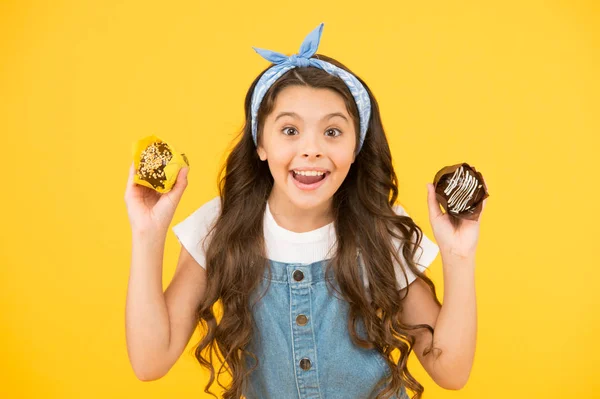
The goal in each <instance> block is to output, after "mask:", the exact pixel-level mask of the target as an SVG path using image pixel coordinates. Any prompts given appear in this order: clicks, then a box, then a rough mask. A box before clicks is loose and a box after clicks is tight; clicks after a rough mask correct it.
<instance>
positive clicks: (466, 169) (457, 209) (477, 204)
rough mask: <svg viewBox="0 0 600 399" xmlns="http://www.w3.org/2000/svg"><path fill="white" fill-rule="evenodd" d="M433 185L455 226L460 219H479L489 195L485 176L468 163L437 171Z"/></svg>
mask: <svg viewBox="0 0 600 399" xmlns="http://www.w3.org/2000/svg"><path fill="white" fill-rule="evenodd" d="M433 185H434V187H435V195H436V198H437V200H438V202H439V203H440V204H441V205H442V207H443V208H444V210H445V211H446V212H448V214H449V215H450V216H451V217H450V220H451V222H452V223H453V224H454V226H455V227H456V226H458V224H459V221H460V219H468V220H477V219H478V218H479V214H480V213H481V210H482V207H483V200H484V199H486V198H487V197H489V194H488V192H487V187H486V185H485V181H484V180H483V176H482V175H481V173H479V172H477V171H476V170H475V168H474V167H472V166H470V165H469V164H468V163H460V164H456V165H452V166H446V167H444V168H442V169H441V170H440V171H439V172H437V173H436V175H435V178H434V179H433Z"/></svg>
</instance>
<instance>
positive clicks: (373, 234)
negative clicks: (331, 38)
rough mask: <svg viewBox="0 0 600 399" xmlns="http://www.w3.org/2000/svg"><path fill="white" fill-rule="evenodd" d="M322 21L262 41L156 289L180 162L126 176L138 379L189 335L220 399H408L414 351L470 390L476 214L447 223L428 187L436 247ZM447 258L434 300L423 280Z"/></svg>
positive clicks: (162, 368)
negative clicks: (213, 172) (154, 180)
mask: <svg viewBox="0 0 600 399" xmlns="http://www.w3.org/2000/svg"><path fill="white" fill-rule="evenodd" d="M322 29H323V24H320V25H319V26H318V27H317V28H316V29H315V30H314V31H312V32H311V33H310V34H309V35H308V36H307V37H306V39H305V41H304V42H303V44H302V46H301V48H300V52H299V53H298V54H294V55H292V56H289V57H288V56H285V55H283V54H280V53H275V52H272V51H269V50H262V49H255V50H256V51H257V52H258V53H259V54H260V55H261V56H263V57H265V58H266V59H267V60H269V61H271V62H272V64H271V65H270V66H269V67H268V68H267V69H266V70H265V71H263V72H262V73H261V74H260V75H259V76H258V77H257V78H256V80H255V81H254V82H253V83H252V85H251V87H250V90H249V91H248V93H247V95H246V100H245V111H246V124H245V126H244V129H243V131H242V134H241V138H240V139H239V141H238V142H237V144H236V146H235V148H233V150H232V152H231V153H230V154H229V156H228V158H227V162H226V164H225V165H224V169H223V170H222V171H221V175H222V177H221V179H220V185H219V195H218V196H217V197H215V198H213V199H212V200H210V201H208V202H206V203H204V204H203V205H202V206H200V207H199V208H198V209H197V210H196V211H194V212H193V213H192V214H191V215H189V216H188V217H187V218H186V219H185V220H183V221H182V222H180V223H179V224H177V225H176V226H174V227H173V231H174V233H175V234H176V236H177V237H178V239H179V241H180V242H181V244H182V247H181V254H180V257H179V261H178V265H177V269H176V271H175V275H174V276H173V279H172V281H171V283H170V284H169V286H168V288H167V289H166V291H165V292H164V293H163V292H162V285H161V276H162V256H163V250H164V242H165V239H166V234H167V232H168V228H169V226H170V223H171V221H172V218H173V214H174V212H175V209H176V206H177V204H178V203H179V201H180V199H181V196H182V195H183V192H184V190H185V188H186V186H187V182H188V181H187V170H186V169H183V170H182V172H180V176H179V177H178V180H177V184H176V185H175V187H174V188H173V190H172V191H171V192H169V193H167V194H164V195H162V196H158V195H157V196H151V197H149V195H151V194H150V192H149V191H148V190H149V189H147V188H146V187H142V186H136V185H135V184H133V183H132V174H133V167H132V169H131V170H130V178H129V182H128V185H127V190H126V195H125V200H126V202H127V207H128V212H129V218H130V221H131V225H132V233H133V251H132V264H131V275H130V280H129V287H128V295H127V314H126V317H127V318H126V327H127V348H128V354H129V358H130V361H131V364H132V367H133V370H134V371H135V374H136V376H137V377H138V378H140V379H141V380H145V381H147V380H154V379H158V378H161V377H162V376H164V375H165V374H166V373H167V372H168V370H170V368H171V367H172V366H173V364H174V363H175V362H176V361H177V359H178V358H179V357H180V356H181V354H182V353H183V350H184V349H185V347H186V345H187V343H188V342H189V340H190V338H191V336H192V333H193V332H194V330H195V329H196V328H200V330H201V332H202V340H201V342H199V344H198V346H197V347H196V350H195V356H196V358H197V360H198V362H199V363H200V364H201V365H203V366H204V367H206V368H208V369H209V370H210V378H209V381H208V382H207V384H206V387H205V392H209V389H210V387H211V385H212V384H213V383H214V382H215V381H214V380H215V370H214V367H213V363H214V360H215V358H214V356H218V358H219V360H220V361H221V362H222V365H221V367H220V368H219V370H218V374H220V373H221V372H223V371H225V370H226V371H228V372H229V373H230V374H231V376H232V382H231V384H230V385H229V386H227V387H224V388H225V392H224V394H223V397H224V398H240V397H245V398H248V399H255V398H262V399H265V398H285V399H287V398H290V399H291V398H297V399H309V398H310V399H312V398H321V399H353V398H356V399H359V398H371V397H376V398H408V395H407V389H410V390H411V391H413V392H415V396H414V397H415V398H420V397H421V396H422V393H423V391H424V388H423V386H422V385H421V384H420V383H419V382H418V381H416V380H415V379H414V378H413V376H412V375H411V373H410V372H409V371H408V368H407V361H408V357H409V355H410V354H411V353H412V352H413V351H414V352H415V353H416V356H417V358H418V359H419V361H420V363H421V364H422V366H423V367H424V369H425V370H426V371H427V373H428V374H429V375H430V376H431V378H432V379H433V380H434V381H435V382H436V383H437V384H438V385H440V386H441V387H443V388H447V389H460V388H461V387H463V386H464V384H465V383H466V381H467V379H468V377H469V374H470V370H471V367H472V363H473V357H474V352H475V336H476V301H475V284H474V270H475V262H474V258H475V254H474V251H475V247H476V243H477V238H478V231H479V230H478V229H479V221H463V223H462V224H461V225H460V228H459V229H458V230H455V229H454V228H453V227H452V225H451V224H450V222H449V218H448V215H447V214H444V213H442V211H441V210H440V206H439V203H438V202H437V200H436V199H435V193H434V192H433V190H432V186H431V185H430V184H428V197H427V198H428V208H429V212H430V213H429V214H430V222H431V226H432V229H433V232H434V235H435V239H436V241H437V243H438V245H439V246H438V245H436V244H434V242H433V241H432V240H430V239H429V238H428V237H426V236H425V235H424V234H423V233H422V230H421V229H420V228H419V227H418V226H417V224H416V223H415V222H414V221H413V220H412V218H411V217H410V216H409V215H408V214H407V213H406V211H405V210H404V209H403V208H402V206H401V205H399V204H397V203H396V200H397V195H398V187H397V178H396V174H395V171H394V168H393V166H392V159H391V154H390V149H389V145H388V141H387V138H386V135H385V132H384V129H383V126H382V121H381V116H380V114H379V109H378V105H377V101H376V100H375V98H374V96H373V94H372V93H371V91H370V90H369V88H368V86H367V85H366V84H365V82H364V81H362V80H361V79H360V78H358V77H357V76H356V75H355V74H353V73H352V72H351V71H350V70H349V69H348V68H346V67H345V66H344V65H342V64H341V63H339V62H338V61H336V60H334V59H332V58H330V57H326V56H324V55H320V54H316V51H317V47H318V44H319V40H320V37H321V33H322ZM152 195H153V194H152ZM440 253H441V257H442V263H443V268H444V269H443V270H444V283H445V293H444V305H443V306H442V304H441V303H440V302H439V301H438V299H437V297H436V290H435V286H434V284H433V282H432V281H431V280H430V279H429V278H428V277H427V276H426V275H425V273H424V271H425V269H426V268H427V267H428V266H429V265H430V264H431V263H432V262H433V260H434V259H435V258H436V257H437V255H438V254H440ZM217 303H219V304H220V305H221V306H222V312H221V313H219V314H216V313H215V311H214V305H215V304H217ZM217 316H218V317H217ZM394 351H397V354H398V360H397V361H396V360H395V359H394V357H393V356H392V354H393V352H394ZM224 369H225V370H224ZM217 382H219V384H220V381H219V380H218V375H217ZM211 393H212V392H211Z"/></svg>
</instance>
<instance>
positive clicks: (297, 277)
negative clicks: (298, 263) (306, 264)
mask: <svg viewBox="0 0 600 399" xmlns="http://www.w3.org/2000/svg"><path fill="white" fill-rule="evenodd" d="M303 278H304V273H302V271H300V270H295V271H294V280H296V281H301V280H302V279H303Z"/></svg>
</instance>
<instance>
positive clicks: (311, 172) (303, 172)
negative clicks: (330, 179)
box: [294, 170, 325, 176]
mask: <svg viewBox="0 0 600 399" xmlns="http://www.w3.org/2000/svg"><path fill="white" fill-rule="evenodd" d="M294 173H295V174H297V175H302V176H321V175H323V174H325V172H319V171H316V170H295V171H294Z"/></svg>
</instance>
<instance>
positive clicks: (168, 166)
mask: <svg viewBox="0 0 600 399" xmlns="http://www.w3.org/2000/svg"><path fill="white" fill-rule="evenodd" d="M133 161H134V166H135V176H134V182H135V183H137V184H140V185H142V186H145V187H149V188H151V189H153V190H156V191H158V192H159V193H167V192H169V191H171V189H172V188H173V186H174V185H175V182H176V179H177V174H178V173H179V170H180V169H181V168H183V167H189V162H188V159H187V157H186V156H185V154H179V153H178V152H177V151H176V150H175V149H174V148H173V147H172V146H170V145H169V144H168V143H167V142H166V141H164V140H162V139H160V138H159V137H157V136H155V135H152V136H148V137H145V138H143V139H141V140H139V141H137V142H136V143H134V144H133Z"/></svg>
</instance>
